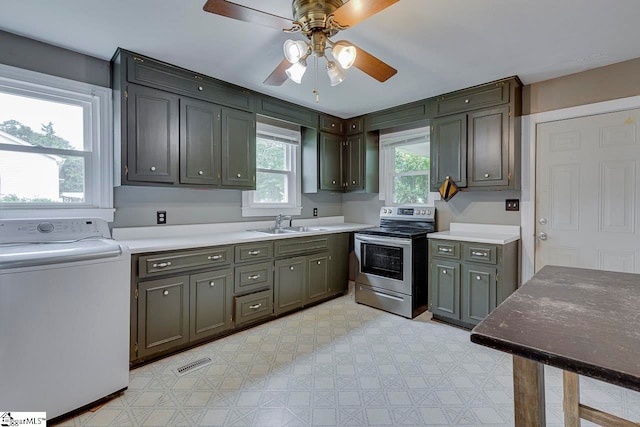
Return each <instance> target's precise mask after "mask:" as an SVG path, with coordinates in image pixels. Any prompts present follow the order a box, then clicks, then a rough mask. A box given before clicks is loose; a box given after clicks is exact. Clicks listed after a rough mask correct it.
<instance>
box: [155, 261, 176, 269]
mask: <svg viewBox="0 0 640 427" xmlns="http://www.w3.org/2000/svg"><path fill="white" fill-rule="evenodd" d="M170 265H171V262H169V261H167V262H161V263H158V264H152V265H151V267H153V268H165V267H169V266H170Z"/></svg>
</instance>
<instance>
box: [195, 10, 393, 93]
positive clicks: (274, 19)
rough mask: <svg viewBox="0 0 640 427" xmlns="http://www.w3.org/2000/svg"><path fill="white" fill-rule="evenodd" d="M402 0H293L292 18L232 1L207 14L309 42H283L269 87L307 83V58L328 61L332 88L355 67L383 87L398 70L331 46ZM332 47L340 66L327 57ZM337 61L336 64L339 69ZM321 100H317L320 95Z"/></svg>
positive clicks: (347, 46) (350, 48)
mask: <svg viewBox="0 0 640 427" xmlns="http://www.w3.org/2000/svg"><path fill="white" fill-rule="evenodd" d="M398 1H399V0H293V1H292V4H291V8H292V10H293V19H289V18H283V17H280V16H277V15H272V14H270V13H266V12H262V11H260V10H257V9H252V8H250V7H247V6H242V5H239V4H236V3H233V2H230V1H227V0H208V1H207V3H206V4H205V5H204V8H203V9H204V10H205V11H206V12H210V13H215V14H216V15H221V16H226V17H228V18H233V19H238V20H240V21H246V22H250V23H252V24H259V25H265V26H268V27H272V28H276V29H278V30H282V31H284V32H288V33H301V34H303V35H305V36H306V37H307V39H308V41H305V40H287V41H286V42H285V43H284V55H285V58H284V59H283V60H282V62H280V64H279V65H278V66H277V67H276V68H275V70H273V72H272V73H271V74H270V75H269V77H267V79H266V80H265V81H264V84H266V85H272V86H280V85H282V84H283V83H284V82H285V81H286V80H287V78H290V79H291V80H292V81H294V82H296V83H300V82H301V81H302V76H303V75H304V73H305V71H306V68H307V62H306V60H307V58H308V57H309V56H310V55H315V56H316V58H326V59H327V66H326V68H327V74H328V75H329V81H330V83H331V86H335V85H338V84H340V83H341V82H342V81H343V80H344V78H345V74H344V72H343V70H346V69H348V68H350V67H351V66H354V67H356V68H358V69H360V70H361V71H363V72H365V73H366V74H368V75H369V76H371V77H373V78H374V79H376V80H378V81H380V82H384V81H386V80H388V79H389V78H391V77H392V76H393V75H395V74H396V73H397V72H398V71H397V70H396V69H395V68H393V67H391V66H389V65H388V64H386V63H384V62H383V61H381V60H380V59H378V58H376V57H375V56H373V55H371V54H370V53H368V52H367V51H365V50H363V49H361V48H359V47H358V46H356V45H354V44H353V43H349V42H347V41H344V40H340V41H336V42H334V41H332V40H331V37H333V36H335V35H336V34H337V33H338V32H339V31H342V30H346V29H347V28H351V27H353V26H354V25H356V24H357V23H359V22H360V21H363V20H365V19H367V18H369V17H370V16H373V15H375V14H376V13H378V12H380V11H382V10H384V9H386V8H388V7H389V6H391V5H393V4H394V3H397V2H398ZM327 46H329V47H330V48H331V55H332V56H333V58H334V59H335V61H333V60H330V59H329V58H327V57H326V55H325V51H326V50H327V49H328V47H327ZM336 62H337V64H336ZM314 92H316V98H317V91H316V90H314ZM316 100H317V99H316Z"/></svg>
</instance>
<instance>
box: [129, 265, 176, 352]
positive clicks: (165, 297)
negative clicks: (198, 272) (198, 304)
mask: <svg viewBox="0 0 640 427" xmlns="http://www.w3.org/2000/svg"><path fill="white" fill-rule="evenodd" d="M138 293H139V294H138V344H137V347H138V348H137V349H138V357H145V356H149V355H151V354H154V353H159V352H161V351H164V350H168V349H171V348H173V347H177V346H180V345H182V344H186V343H187V342H188V340H189V276H178V277H172V278H169V279H161V280H153V281H150V282H143V283H139V285H138Z"/></svg>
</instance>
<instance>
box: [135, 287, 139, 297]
mask: <svg viewBox="0 0 640 427" xmlns="http://www.w3.org/2000/svg"><path fill="white" fill-rule="evenodd" d="M135 297H136V299H138V289H136V292H135Z"/></svg>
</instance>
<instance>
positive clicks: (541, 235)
mask: <svg viewBox="0 0 640 427" xmlns="http://www.w3.org/2000/svg"><path fill="white" fill-rule="evenodd" d="M538 239H540V240H547V233H545V232H544V231H541V232H539V233H538Z"/></svg>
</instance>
